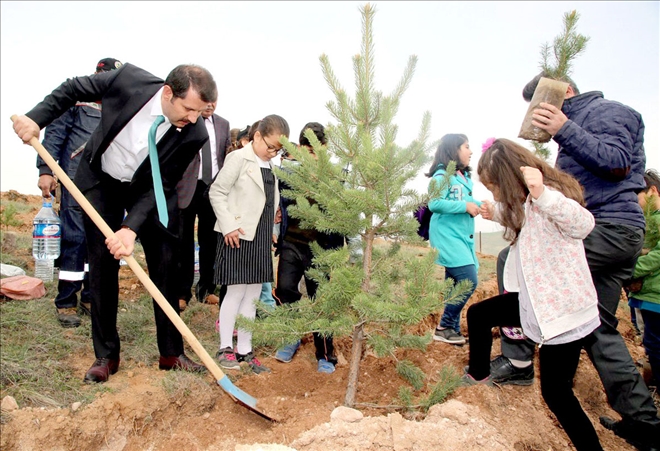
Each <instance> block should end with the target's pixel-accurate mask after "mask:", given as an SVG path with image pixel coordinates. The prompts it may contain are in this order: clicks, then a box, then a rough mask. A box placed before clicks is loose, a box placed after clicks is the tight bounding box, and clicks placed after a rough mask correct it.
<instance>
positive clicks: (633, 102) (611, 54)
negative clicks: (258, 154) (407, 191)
mask: <svg viewBox="0 0 660 451" xmlns="http://www.w3.org/2000/svg"><path fill="white" fill-rule="evenodd" d="M362 4H364V2H348V1H345V2H317V1H307V2H277V1H270V2H249V1H241V2H174V1H170V2H137V1H132V2H98V1H94V2H25V1H21V2H8V1H2V2H1V3H0V7H1V16H2V26H1V27H0V32H1V39H0V42H1V51H0V57H1V63H2V64H1V78H0V80H1V94H0V98H1V99H2V102H1V110H2V121H0V136H1V140H2V141H1V144H2V146H1V147H0V158H1V163H2V164H1V166H2V167H1V176H0V189H1V190H2V191H8V190H10V189H14V190H17V191H19V192H22V193H26V194H38V193H39V190H38V189H37V169H36V167H35V160H36V152H35V151H34V150H33V149H32V148H31V147H29V146H25V145H23V144H22V143H21V142H20V140H19V139H18V138H17V137H16V135H15V134H14V133H13V131H12V129H11V121H10V119H9V118H10V116H11V115H12V114H23V113H25V112H27V111H29V110H30V109H31V108H32V107H33V106H34V105H35V104H36V103H37V102H39V101H40V100H41V99H43V97H44V96H45V95H46V94H48V93H50V92H51V91H52V90H53V89H54V88H55V87H57V86H58V85H59V84H60V83H61V82H62V81H64V80H65V79H66V78H69V77H73V76H77V75H87V74H91V73H92V72H93V71H94V68H95V65H96V62H97V61H98V60H99V59H101V58H105V57H113V58H117V59H119V60H121V61H123V62H130V63H132V64H135V65H137V66H140V67H142V68H144V69H146V70H148V71H150V72H152V73H153V74H155V75H157V76H159V77H162V78H165V77H166V76H167V74H168V72H169V71H170V70H171V69H172V68H174V67H175V66H177V65H178V64H182V63H194V64H199V65H201V66H204V67H206V68H207V69H209V70H210V71H211V73H212V74H213V75H214V77H215V79H216V82H217V83H218V87H219V99H218V100H219V101H218V108H217V110H216V112H217V113H218V114H220V115H221V116H223V117H225V118H226V119H227V120H228V121H229V122H230V124H231V126H232V127H240V128H243V127H245V126H246V125H247V124H251V123H252V122H254V121H255V120H257V119H259V118H261V117H263V116H265V115H267V114H271V113H275V114H279V115H281V116H283V117H284V118H285V119H287V121H288V122H289V125H290V127H291V140H292V141H297V138H298V134H299V132H300V129H301V128H302V126H303V125H304V124H305V123H306V122H309V121H318V122H321V123H324V124H327V123H329V122H331V121H332V118H331V117H330V115H329V113H328V112H327V110H326V107H325V104H326V102H328V101H329V100H334V98H333V97H332V93H331V92H330V89H329V88H328V86H327V84H326V83H325V80H324V79H323V75H322V72H321V68H320V64H319V56H320V55H321V54H323V53H325V54H327V55H328V57H329V59H330V62H331V64H332V66H333V69H334V71H335V74H336V75H337V77H338V78H339V80H340V81H341V83H342V85H343V87H344V88H346V89H347V91H348V92H353V90H354V78H353V70H352V61H351V57H352V55H354V54H356V53H358V52H359V50H360V38H361V15H360V13H359V10H358V8H359V6H360V5H362ZM372 4H373V5H375V6H376V10H377V13H376V15H375V19H374V42H375V51H376V57H375V62H376V79H377V86H378V89H380V90H382V91H383V92H384V93H390V92H391V91H392V89H393V88H394V87H395V85H396V83H397V82H398V80H399V79H400V76H401V74H402V71H403V68H404V67H405V64H406V61H407V59H408V57H409V56H410V55H412V54H415V55H417V56H418V59H419V61H418V65H417V70H416V72H415V76H414V77H413V79H412V83H411V85H410V88H409V89H408V91H407V92H406V94H405V95H404V97H403V100H402V103H401V107H400V110H399V114H398V116H397V117H396V118H395V123H397V124H398V125H399V136H398V140H397V141H398V143H399V144H401V145H407V144H408V143H409V142H410V141H411V140H412V139H413V138H414V137H415V136H416V134H417V131H418V129H419V126H420V124H421V119H422V115H423V113H424V111H430V112H431V114H432V128H431V130H432V139H439V138H440V137H441V136H443V135H444V134H446V133H465V134H466V135H467V136H468V138H469V140H470V144H471V146H472V148H473V149H474V151H475V152H474V155H473V157H472V166H473V167H475V168H476V164H477V161H478V158H479V156H480V154H481V143H483V142H484V141H485V140H486V139H487V138H488V137H490V136H496V137H505V138H510V139H517V138H516V137H517V135H518V131H519V130H520V125H521V123H522V120H523V117H524V115H525V112H526V110H527V106H528V104H527V103H525V102H524V101H523V100H522V97H521V90H522V87H523V86H524V85H525V83H526V82H527V81H529V80H530V79H531V78H532V77H533V76H534V75H535V74H536V73H538V71H539V69H538V66H539V60H540V56H539V55H540V54H539V49H540V46H541V44H542V43H544V42H551V41H552V39H553V38H554V37H555V36H556V35H557V34H558V33H559V32H560V31H561V29H562V18H563V14H564V13H565V12H568V11H570V10H571V9H577V11H578V13H579V14H580V16H581V17H580V20H579V22H578V31H579V32H580V33H582V34H584V35H587V36H589V37H590V38H591V39H590V41H589V43H588V45H587V49H586V52H585V53H584V54H583V55H581V56H580V57H578V59H577V61H576V62H575V66H574V70H573V74H572V75H573V78H574V80H575V81H576V83H577V85H578V87H579V89H580V90H581V91H582V92H587V91H594V90H598V91H602V92H603V93H604V95H605V97H606V98H608V99H611V100H617V101H619V102H622V103H624V104H626V105H629V106H630V107H632V108H634V109H636V110H637V111H639V112H640V113H641V114H642V117H643V119H644V122H645V123H646V133H645V142H646V146H645V147H646V154H647V167H654V168H660V132H659V130H658V128H659V127H658V126H659V125H660V88H659V85H660V70H659V69H660V62H659V58H660V32H659V22H660V8H659V4H660V3H659V2H649V1H643V2H633V1H627V2H612V1H607V2H497V1H492V2H490V1H489V2H412V1H406V2H398V1H388V2H372ZM518 141H519V142H520V143H521V144H523V145H527V143H526V142H525V141H522V140H518ZM551 147H552V148H553V149H556V145H554V146H551ZM552 161H553V162H554V157H553V158H552ZM424 169H425V170H426V169H427V168H424ZM426 183H427V179H425V178H424V177H423V176H420V178H419V179H418V180H416V181H415V182H414V184H413V185H414V186H415V187H416V188H418V189H419V190H425V189H426ZM475 191H476V192H477V193H478V195H481V197H482V198H487V197H489V193H488V192H487V191H486V190H485V189H484V188H483V187H482V186H479V187H478V188H477V189H476V190H475ZM479 227H481V228H483V229H487V227H485V226H484V225H483V224H481V225H480V226H479Z"/></svg>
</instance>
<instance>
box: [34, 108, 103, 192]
mask: <svg viewBox="0 0 660 451" xmlns="http://www.w3.org/2000/svg"><path fill="white" fill-rule="evenodd" d="M99 122H101V105H100V104H98V103H91V102H90V103H84V102H80V103H77V104H76V106H74V107H71V108H69V109H68V110H66V111H65V112H64V114H62V116H60V117H59V118H58V119H55V120H54V121H53V122H52V123H51V124H50V125H49V126H48V127H46V131H45V133H44V140H43V141H42V144H43V146H44V147H45V148H46V150H47V151H48V153H49V154H50V155H51V156H52V157H53V159H54V160H55V161H57V162H58V163H59V165H60V166H61V167H62V170H63V171H64V172H66V175H68V176H69V177H70V178H71V179H73V177H74V176H75V175H76V169H78V163H79V162H80V160H81V158H82V151H83V149H84V148H85V144H86V143H87V140H88V139H89V137H90V135H91V134H92V132H93V131H94V129H95V128H96V127H97V126H98V125H99ZM37 168H39V175H42V174H49V175H53V172H52V171H51V170H50V168H49V167H48V165H47V164H46V163H45V162H44V160H42V159H41V157H40V156H37Z"/></svg>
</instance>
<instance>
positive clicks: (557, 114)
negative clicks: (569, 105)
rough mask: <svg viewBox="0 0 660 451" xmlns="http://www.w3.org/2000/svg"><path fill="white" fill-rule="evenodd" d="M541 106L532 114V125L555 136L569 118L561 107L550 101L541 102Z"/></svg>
mask: <svg viewBox="0 0 660 451" xmlns="http://www.w3.org/2000/svg"><path fill="white" fill-rule="evenodd" d="M539 107H540V108H537V109H535V110H534V113H533V114H532V119H533V120H532V125H534V126H535V127H538V128H540V129H541V130H545V131H546V132H548V133H550V134H551V135H552V136H555V135H556V134H557V132H558V131H559V129H560V128H562V127H563V125H564V124H565V123H566V121H567V120H568V118H567V117H566V115H565V114H564V113H562V111H561V110H560V109H559V108H557V107H556V106H554V105H550V104H549V103H545V102H541V104H539Z"/></svg>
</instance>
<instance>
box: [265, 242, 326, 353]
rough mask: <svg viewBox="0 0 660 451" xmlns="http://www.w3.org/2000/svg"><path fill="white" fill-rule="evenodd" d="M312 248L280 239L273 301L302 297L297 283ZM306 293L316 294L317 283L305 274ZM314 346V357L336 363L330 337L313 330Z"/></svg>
mask: <svg viewBox="0 0 660 451" xmlns="http://www.w3.org/2000/svg"><path fill="white" fill-rule="evenodd" d="M312 258H313V255H312V250H311V249H310V247H309V245H308V244H302V243H291V242H289V241H282V247H281V249H280V259H279V262H278V264H277V287H276V288H275V302H277V303H278V304H279V305H282V304H291V303H293V302H297V301H299V300H300V298H301V297H302V293H300V291H298V283H300V279H301V278H302V277H303V275H305V271H307V270H308V269H309V268H311V267H312ZM305 288H306V289H307V295H308V296H309V297H310V298H313V297H314V296H315V295H316V289H317V288H318V284H317V283H316V282H314V281H313V280H312V279H310V278H308V277H307V276H305ZM313 335H314V346H315V347H316V359H317V360H320V359H325V360H327V361H328V362H332V363H333V364H336V363H337V357H336V356H335V348H334V345H333V343H332V337H325V336H323V335H321V334H319V333H318V332H314V334H313Z"/></svg>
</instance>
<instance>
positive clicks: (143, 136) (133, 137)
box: [101, 88, 172, 182]
mask: <svg viewBox="0 0 660 451" xmlns="http://www.w3.org/2000/svg"><path fill="white" fill-rule="evenodd" d="M162 93H163V88H160V89H159V90H158V92H157V93H156V94H154V96H153V97H152V98H151V99H150V100H149V101H148V102H147V103H146V104H145V105H144V106H143V107H142V109H141V110H140V111H138V112H137V114H136V115H135V116H133V118H132V119H131V120H130V121H129V122H128V124H126V126H125V127H124V128H123V129H122V130H121V131H120V132H119V134H118V135H117V136H116V137H115V139H114V140H113V141H112V142H111V143H110V145H109V146H108V149H107V150H106V151H105V152H104V153H103V155H102V156H101V168H102V169H103V172H105V173H106V174H108V175H110V176H111V177H112V178H115V179H117V180H119V181H122V182H130V181H131V180H132V179H133V174H135V171H137V168H138V167H139V166H140V165H141V164H142V162H143V161H144V160H145V159H146V158H147V157H148V156H149V136H148V135H149V129H150V128H151V126H152V125H153V123H154V121H155V120H156V117H157V116H159V115H162V114H163V108H162V105H161V95H162ZM163 116H164V115H163ZM164 117H165V122H163V123H162V124H161V125H159V126H158V130H156V143H158V141H160V139H161V138H162V137H163V135H164V134H165V132H167V130H168V129H169V128H170V126H171V125H172V123H171V122H170V121H169V119H168V118H167V116H164Z"/></svg>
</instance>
